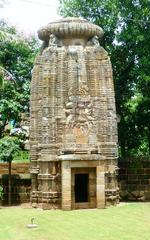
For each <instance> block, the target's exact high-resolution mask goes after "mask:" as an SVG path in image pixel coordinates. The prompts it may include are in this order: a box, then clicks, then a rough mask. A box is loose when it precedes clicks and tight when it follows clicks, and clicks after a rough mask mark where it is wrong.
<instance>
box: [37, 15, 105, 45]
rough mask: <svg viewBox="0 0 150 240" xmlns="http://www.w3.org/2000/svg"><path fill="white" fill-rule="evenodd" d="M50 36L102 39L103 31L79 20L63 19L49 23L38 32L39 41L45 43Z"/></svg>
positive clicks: (83, 20)
mask: <svg viewBox="0 0 150 240" xmlns="http://www.w3.org/2000/svg"><path fill="white" fill-rule="evenodd" d="M51 34H54V35H55V36H57V37H60V38H62V37H65V38H67V37H86V38H92V37H94V36H97V37H99V38H100V37H102V36H103V30H102V28H100V27H99V26H97V25H95V24H93V23H90V22H88V21H87V20H85V19H81V18H64V19H61V20H59V21H55V22H52V23H49V24H48V25H47V26H45V27H42V28H40V29H39V31H38V36H39V38H40V39H41V40H43V41H47V40H48V39H49V37H50V35H51Z"/></svg>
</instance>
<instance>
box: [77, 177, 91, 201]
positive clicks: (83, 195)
mask: <svg viewBox="0 0 150 240" xmlns="http://www.w3.org/2000/svg"><path fill="white" fill-rule="evenodd" d="M88 196H89V174H75V203H83V202H88V199H89V197H88Z"/></svg>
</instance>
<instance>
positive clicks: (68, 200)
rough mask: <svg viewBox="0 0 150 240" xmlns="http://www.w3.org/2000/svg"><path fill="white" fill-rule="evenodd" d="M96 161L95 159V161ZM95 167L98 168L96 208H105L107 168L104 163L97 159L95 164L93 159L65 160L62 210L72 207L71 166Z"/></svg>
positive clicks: (62, 170) (62, 175) (62, 168)
mask: <svg viewBox="0 0 150 240" xmlns="http://www.w3.org/2000/svg"><path fill="white" fill-rule="evenodd" d="M94 162H95V161H94ZM73 167H79V168H82V167H83V168H84V167H95V168H96V208H105V170H104V167H105V166H104V164H101V161H97V164H95V166H93V164H92V161H82V160H81V161H72V160H63V161H62V164H61V183H62V210H71V209H72V196H71V168H73Z"/></svg>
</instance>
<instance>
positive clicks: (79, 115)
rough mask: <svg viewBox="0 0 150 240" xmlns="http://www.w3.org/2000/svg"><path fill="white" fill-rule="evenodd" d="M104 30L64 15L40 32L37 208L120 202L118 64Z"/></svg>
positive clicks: (33, 147)
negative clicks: (115, 72) (108, 49)
mask: <svg viewBox="0 0 150 240" xmlns="http://www.w3.org/2000/svg"><path fill="white" fill-rule="evenodd" d="M102 35H103V31H102V29H101V28H100V27H98V26H96V25H94V24H92V23H90V22H88V21H86V20H84V19H79V18H65V19H62V20H60V21H56V22H53V23H50V24H48V25H47V26H46V27H43V28H41V29H40V30H39V31H38V36H39V38H40V39H41V40H42V41H43V45H42V48H41V52H40V53H39V55H38V56H37V58H36V61H35V65H34V69H33V77H32V82H31V119H30V120H31V121H30V123H31V131H30V155H31V178H32V191H31V202H32V204H33V206H39V207H42V208H44V209H52V208H62V209H64V210H70V209H78V208H104V207H105V206H107V205H111V204H116V203H117V202H118V199H119V196H118V185H117V123H116V111H115V96H114V87H113V79H112V67H111V63H110V59H109V57H108V54H107V52H106V51H105V50H104V49H103V48H102V47H101V46H100V44H99V41H98V38H101V37H102Z"/></svg>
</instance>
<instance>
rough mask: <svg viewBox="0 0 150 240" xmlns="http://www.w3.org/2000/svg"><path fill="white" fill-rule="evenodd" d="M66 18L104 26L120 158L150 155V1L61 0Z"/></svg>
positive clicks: (61, 7) (61, 8)
mask: <svg viewBox="0 0 150 240" xmlns="http://www.w3.org/2000/svg"><path fill="white" fill-rule="evenodd" d="M59 1H60V13H61V14H62V15H63V16H72V17H73V16H78V17H83V18H86V19H88V20H90V21H92V22H93V23H95V24H97V25H99V26H101V27H102V28H103V29H104V31H105V35H104V38H103V40H101V45H102V46H104V48H105V49H106V50H107V51H108V52H109V54H110V56H111V61H112V65H113V72H114V82H115V94H116V107H117V114H118V115H119V116H120V122H119V124H118V135H119V146H120V155H121V156H126V155H132V156H139V155H150V97H149V92H150V74H149V69H150V51H149V48H150V1H148V0H131V1H128V0H120V1H117V0H95V1H94V2H93V1H92V0H82V1H81V0H59Z"/></svg>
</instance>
